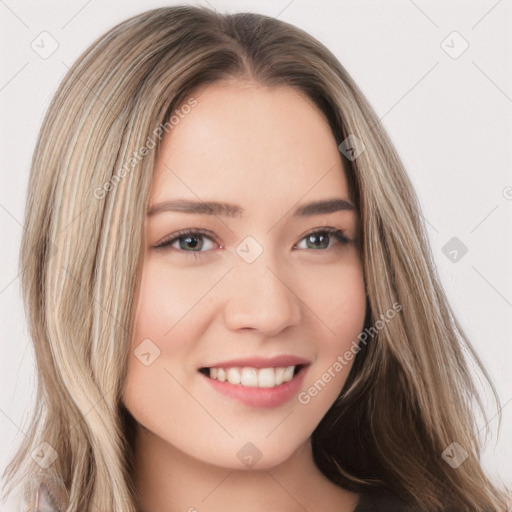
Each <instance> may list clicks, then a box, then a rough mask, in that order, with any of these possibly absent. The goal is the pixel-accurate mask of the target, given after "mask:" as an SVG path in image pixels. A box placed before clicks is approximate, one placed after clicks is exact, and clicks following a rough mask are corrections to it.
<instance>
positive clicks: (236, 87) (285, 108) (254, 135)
mask: <svg viewBox="0 0 512 512" xmlns="http://www.w3.org/2000/svg"><path fill="white" fill-rule="evenodd" d="M192 96H193V98H194V99H195V100H196V101H197V105H196V106H195V107H194V108H193V109H191V110H190V111H189V113H187V114H186V115H183V116H182V118H181V119H180V121H179V123H177V124H176V125H175V126H174V128H173V129H172V130H171V131H170V132H169V133H168V134H167V135H166V136H165V137H164V139H163V141H162V145H161V147H160V152H159V158H158V160H157V164H156V168H155V176H154V182H153V189H152V194H151V199H150V203H152V204H154V203H157V202H160V201H165V200H168V199H170V198H173V197H181V198H183V197H186V198H191V199H195V200H197V199H198V198H199V199H205V200H206V199H210V198H215V199H219V200H225V201H231V202H235V203H238V204H244V205H246V206H247V209H250V208H251V207H254V208H256V207H258V206H259V207H260V208H261V207H265V208H266V209H267V210H268V209H269V208H270V207H271V205H281V206H282V207H285V206H287V205H288V206H290V205H292V204H295V203H296V202H297V201H299V200H301V198H304V199H310V200H314V199H318V198H324V197H326V196H330V197H332V196H333V195H336V196H342V197H346V198H348V191H347V185H346V179H345V174H344V169H343V163H342V159H341V156H340V153H339V150H338V148H337V144H336V141H335V139H334V136H333V134H332V132H331V130H330V127H329V124H328V122H327V120H326V119H325V117H324V116H323V114H322V113H321V112H320V111H319V110H318V108H317V107H316V106H315V105H314V103H313V102H312V101H311V100H310V99H309V98H308V97H307V96H305V95H304V94H302V93H301V92H299V91H297V90H295V89H293V88H291V87H274V88H265V87H263V86H261V85H256V84H253V83H247V82H224V83H215V84H212V85H208V86H207V87H205V88H203V89H201V90H199V91H198V92H197V93H195V94H193V95H192Z"/></svg>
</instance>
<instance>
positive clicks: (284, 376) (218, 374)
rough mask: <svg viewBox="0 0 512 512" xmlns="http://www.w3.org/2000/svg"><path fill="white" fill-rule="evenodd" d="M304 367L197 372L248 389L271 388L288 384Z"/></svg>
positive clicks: (236, 368) (216, 369) (210, 369)
mask: <svg viewBox="0 0 512 512" xmlns="http://www.w3.org/2000/svg"><path fill="white" fill-rule="evenodd" d="M303 366H304V365H296V366H286V367H283V366H280V367H277V368H272V367H271V368H251V367H244V368H239V367H232V368H201V369H200V370H199V371H200V372H201V373H203V374H204V375H206V376H207V377H210V379H214V380H218V381H220V382H229V383H230V384H234V385H237V386H246V387H250V388H255V387H258V388H273V387H276V386H280V385H281V384H283V383H284V382H289V381H291V380H292V379H293V377H294V376H295V375H296V374H297V373H298V372H299V371H300V369H301V368H302V367H303Z"/></svg>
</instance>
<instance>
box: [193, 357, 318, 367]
mask: <svg viewBox="0 0 512 512" xmlns="http://www.w3.org/2000/svg"><path fill="white" fill-rule="evenodd" d="M309 363H310V361H308V360H307V359H304V358H303V357H298V356H292V355H286V354H284V355H279V356H274V357H269V358H265V357H244V358H240V359H231V360H229V361H221V362H218V363H213V364H209V365H204V366H202V367H201V368H235V367H237V366H238V367H244V366H248V367H251V368H277V367H287V366H299V365H306V364H309Z"/></svg>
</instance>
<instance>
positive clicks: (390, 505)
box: [354, 494, 412, 512]
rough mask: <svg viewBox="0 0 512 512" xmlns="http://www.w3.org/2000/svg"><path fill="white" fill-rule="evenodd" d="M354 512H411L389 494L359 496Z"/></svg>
mask: <svg viewBox="0 0 512 512" xmlns="http://www.w3.org/2000/svg"><path fill="white" fill-rule="evenodd" d="M354 512H412V508H410V506H409V505H407V503H406V502H405V501H403V500H401V499H400V498H398V497H397V496H395V495H391V494H381V495H377V494H360V495H359V501H358V503H357V506H356V508H355V509H354Z"/></svg>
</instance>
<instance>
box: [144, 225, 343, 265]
mask: <svg viewBox="0 0 512 512" xmlns="http://www.w3.org/2000/svg"><path fill="white" fill-rule="evenodd" d="M319 233H327V234H329V235H333V236H334V238H335V239H336V241H337V242H338V244H336V245H341V246H344V245H347V244H349V243H351V242H352V240H351V239H349V238H348V237H346V236H345V234H344V233H343V231H342V230H340V229H337V228H333V227H328V226H325V227H321V228H315V229H314V230H313V231H310V232H309V233H306V234H305V235H304V236H303V237H302V238H301V239H300V241H299V242H302V241H303V240H304V239H305V238H307V237H308V236H310V235H316V234H319ZM187 235H201V236H204V237H207V238H209V239H210V240H211V241H212V242H214V243H218V242H217V241H216V240H215V237H214V236H213V234H212V233H211V232H210V231H208V230H205V229H200V228H198V229H184V230H181V231H177V232H176V233H173V234H172V235H171V237H170V238H168V239H167V240H165V239H164V240H163V242H160V243H159V244H158V245H155V246H153V247H154V248H155V249H158V250H162V249H166V248H170V249H171V250H174V251H177V252H180V253H184V254H186V255H187V256H188V255H190V256H192V257H193V258H200V257H201V253H204V252H208V251H184V250H182V249H175V248H171V245H172V244H173V243H174V242H176V241H177V240H179V239H180V238H184V237H185V236H187ZM194 238H196V237H195V236H194ZM335 249H336V246H334V247H328V248H326V249H308V250H310V251H323V252H326V251H333V250H335ZM301 250H304V249H301Z"/></svg>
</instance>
